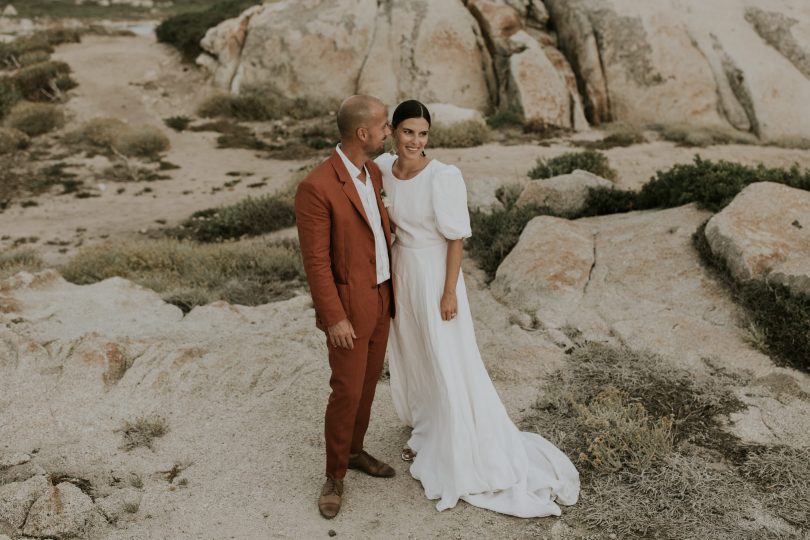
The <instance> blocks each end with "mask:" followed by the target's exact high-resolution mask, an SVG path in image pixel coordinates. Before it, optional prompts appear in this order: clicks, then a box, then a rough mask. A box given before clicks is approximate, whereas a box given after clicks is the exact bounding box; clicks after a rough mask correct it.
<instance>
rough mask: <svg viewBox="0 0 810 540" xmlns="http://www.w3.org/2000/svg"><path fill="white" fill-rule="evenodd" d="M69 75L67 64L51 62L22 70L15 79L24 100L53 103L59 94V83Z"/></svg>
mask: <svg viewBox="0 0 810 540" xmlns="http://www.w3.org/2000/svg"><path fill="white" fill-rule="evenodd" d="M69 73H70V66H69V65H67V64H66V63H65V62H58V61H55V60H49V61H47V62H40V63H38V64H33V65H30V66H27V67H24V68H22V69H21V70H19V71H18V72H17V74H16V75H15V77H14V79H15V80H16V81H17V86H18V88H19V89H20V93H21V94H22V96H23V98H25V99H27V100H30V101H53V100H54V99H55V97H56V96H57V95H58V93H59V87H58V86H57V81H58V80H60V79H63V78H64V77H65V76H66V75H68V74H69ZM63 84H64V83H63Z"/></svg>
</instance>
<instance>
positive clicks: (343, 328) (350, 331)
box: [328, 319, 357, 350]
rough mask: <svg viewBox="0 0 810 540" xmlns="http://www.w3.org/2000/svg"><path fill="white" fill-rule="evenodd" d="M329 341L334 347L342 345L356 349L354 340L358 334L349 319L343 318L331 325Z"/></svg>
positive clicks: (344, 347) (342, 346)
mask: <svg viewBox="0 0 810 540" xmlns="http://www.w3.org/2000/svg"><path fill="white" fill-rule="evenodd" d="M328 330H329V341H330V342H331V343H332V346H333V347H341V348H343V349H349V350H352V349H354V340H355V339H357V336H356V335H354V328H352V323H350V322H349V319H343V320H342V321H340V322H339V323H337V324H336V325H334V326H330V327H329V329H328Z"/></svg>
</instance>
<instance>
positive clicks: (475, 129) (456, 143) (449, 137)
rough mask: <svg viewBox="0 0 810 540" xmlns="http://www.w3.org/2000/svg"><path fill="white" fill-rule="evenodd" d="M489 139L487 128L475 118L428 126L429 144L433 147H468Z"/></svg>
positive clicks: (478, 144) (479, 144)
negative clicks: (447, 124) (450, 123)
mask: <svg viewBox="0 0 810 540" xmlns="http://www.w3.org/2000/svg"><path fill="white" fill-rule="evenodd" d="M488 139H489V128H488V127H487V126H486V125H485V124H482V123H480V122H476V121H475V120H465V121H464V122H458V123H456V124H453V125H450V126H445V125H443V124H438V123H436V124H433V125H432V126H430V136H429V139H428V141H429V144H430V146H432V147H434V148H469V147H472V146H481V145H482V144H484V143H485V142H487V140H488Z"/></svg>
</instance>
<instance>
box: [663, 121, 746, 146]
mask: <svg viewBox="0 0 810 540" xmlns="http://www.w3.org/2000/svg"><path fill="white" fill-rule="evenodd" d="M650 127H651V128H652V129H654V130H655V131H658V133H659V134H660V135H661V137H662V138H663V139H664V140H667V141H671V142H674V143H676V144H677V145H678V146H690V147H695V146H696V147H705V146H712V145H716V144H759V140H758V139H757V138H756V136H755V135H754V134H752V133H746V132H743V131H737V130H735V129H733V128H731V127H719V126H717V127H698V126H694V125H690V124H671V125H653V126H650Z"/></svg>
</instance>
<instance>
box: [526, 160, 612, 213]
mask: <svg viewBox="0 0 810 540" xmlns="http://www.w3.org/2000/svg"><path fill="white" fill-rule="evenodd" d="M611 187H613V183H612V182H611V181H609V180H605V179H604V178H602V177H601V176H597V175H595V174H592V173H589V172H588V171H582V170H579V169H577V170H575V171H574V172H572V173H570V174H563V175H560V176H555V177H553V178H546V179H542V180H532V181H531V182H529V183H528V184H526V187H524V188H523V191H522V192H521V193H520V197H518V200H517V202H516V204H517V205H518V206H525V205H527V204H534V205H537V206H547V207H549V208H550V209H551V210H553V211H554V212H555V213H557V214H563V215H565V214H575V213H577V212H579V211H580V210H582V208H583V206H584V205H585V201H586V200H587V198H588V191H589V190H591V189H593V188H611Z"/></svg>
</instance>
